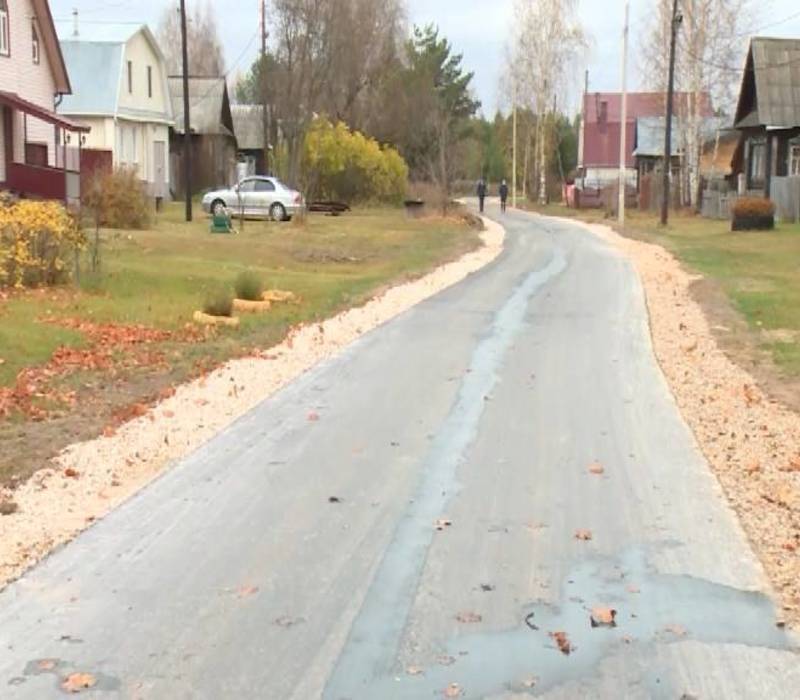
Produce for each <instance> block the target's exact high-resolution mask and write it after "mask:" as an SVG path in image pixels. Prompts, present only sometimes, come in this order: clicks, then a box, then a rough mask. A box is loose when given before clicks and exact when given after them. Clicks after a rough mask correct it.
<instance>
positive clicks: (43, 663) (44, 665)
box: [36, 659, 57, 671]
mask: <svg viewBox="0 0 800 700" xmlns="http://www.w3.org/2000/svg"><path fill="white" fill-rule="evenodd" d="M56 665H57V662H56V660H55V659H41V660H39V661H38V662H37V663H36V668H38V669H39V670H40V671H52V670H53V669H54V668H55V667H56Z"/></svg>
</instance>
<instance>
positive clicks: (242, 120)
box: [231, 105, 267, 179]
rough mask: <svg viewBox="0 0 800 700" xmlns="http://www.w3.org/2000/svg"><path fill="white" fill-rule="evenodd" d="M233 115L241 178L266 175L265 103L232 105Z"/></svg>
mask: <svg viewBox="0 0 800 700" xmlns="http://www.w3.org/2000/svg"><path fill="white" fill-rule="evenodd" d="M231 115H232V116H233V133H234V134H235V135H236V143H237V146H238V149H239V151H238V160H239V166H238V168H239V169H238V176H239V179H241V178H242V177H246V176H248V175H266V174H267V171H266V163H265V157H264V156H265V150H264V107H263V105H231Z"/></svg>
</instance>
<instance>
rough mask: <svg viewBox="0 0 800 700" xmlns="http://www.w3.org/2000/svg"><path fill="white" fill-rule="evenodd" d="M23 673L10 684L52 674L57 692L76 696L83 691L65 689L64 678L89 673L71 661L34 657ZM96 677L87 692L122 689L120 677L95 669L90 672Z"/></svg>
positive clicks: (14, 684)
mask: <svg viewBox="0 0 800 700" xmlns="http://www.w3.org/2000/svg"><path fill="white" fill-rule="evenodd" d="M22 673H23V675H21V676H17V677H15V678H12V679H11V680H10V681H9V682H8V684H9V685H10V686H23V685H25V683H27V682H28V680H29V679H30V678H34V677H36V676H52V677H53V682H54V684H55V690H56V693H60V694H63V695H69V696H75V695H80V694H81V691H77V692H76V691H72V692H70V691H67V690H64V688H63V687H62V684H63V682H64V680H65V679H66V678H67V677H68V676H69V675H71V674H73V673H87V671H86V670H85V669H80V668H78V667H77V665H76V664H74V663H73V662H71V661H65V660H64V659H56V658H42V659H33V660H32V661H29V662H28V663H27V664H26V665H25V669H24V670H23V672H22ZM88 673H89V674H90V675H91V676H92V677H93V678H94V684H93V685H92V686H91V688H88V689H86V691H83V692H86V693H96V692H114V691H118V690H119V689H120V685H121V684H120V682H119V679H117V678H114V677H113V676H108V675H106V674H104V673H97V672H94V671H90V672H88Z"/></svg>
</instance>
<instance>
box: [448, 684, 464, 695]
mask: <svg viewBox="0 0 800 700" xmlns="http://www.w3.org/2000/svg"><path fill="white" fill-rule="evenodd" d="M462 693H463V690H462V688H461V686H460V685H459V684H458V683H451V684H450V685H448V686H447V687H446V688H445V689H444V696H445V697H446V698H460V697H461V694H462Z"/></svg>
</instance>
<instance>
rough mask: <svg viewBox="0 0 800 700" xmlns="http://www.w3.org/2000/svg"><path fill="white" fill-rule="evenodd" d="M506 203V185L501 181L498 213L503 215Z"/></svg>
mask: <svg viewBox="0 0 800 700" xmlns="http://www.w3.org/2000/svg"><path fill="white" fill-rule="evenodd" d="M507 202H508V183H507V182H506V181H505V180H503V181H502V182H501V183H500V211H502V212H504V213H505V210H506V203H507Z"/></svg>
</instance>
